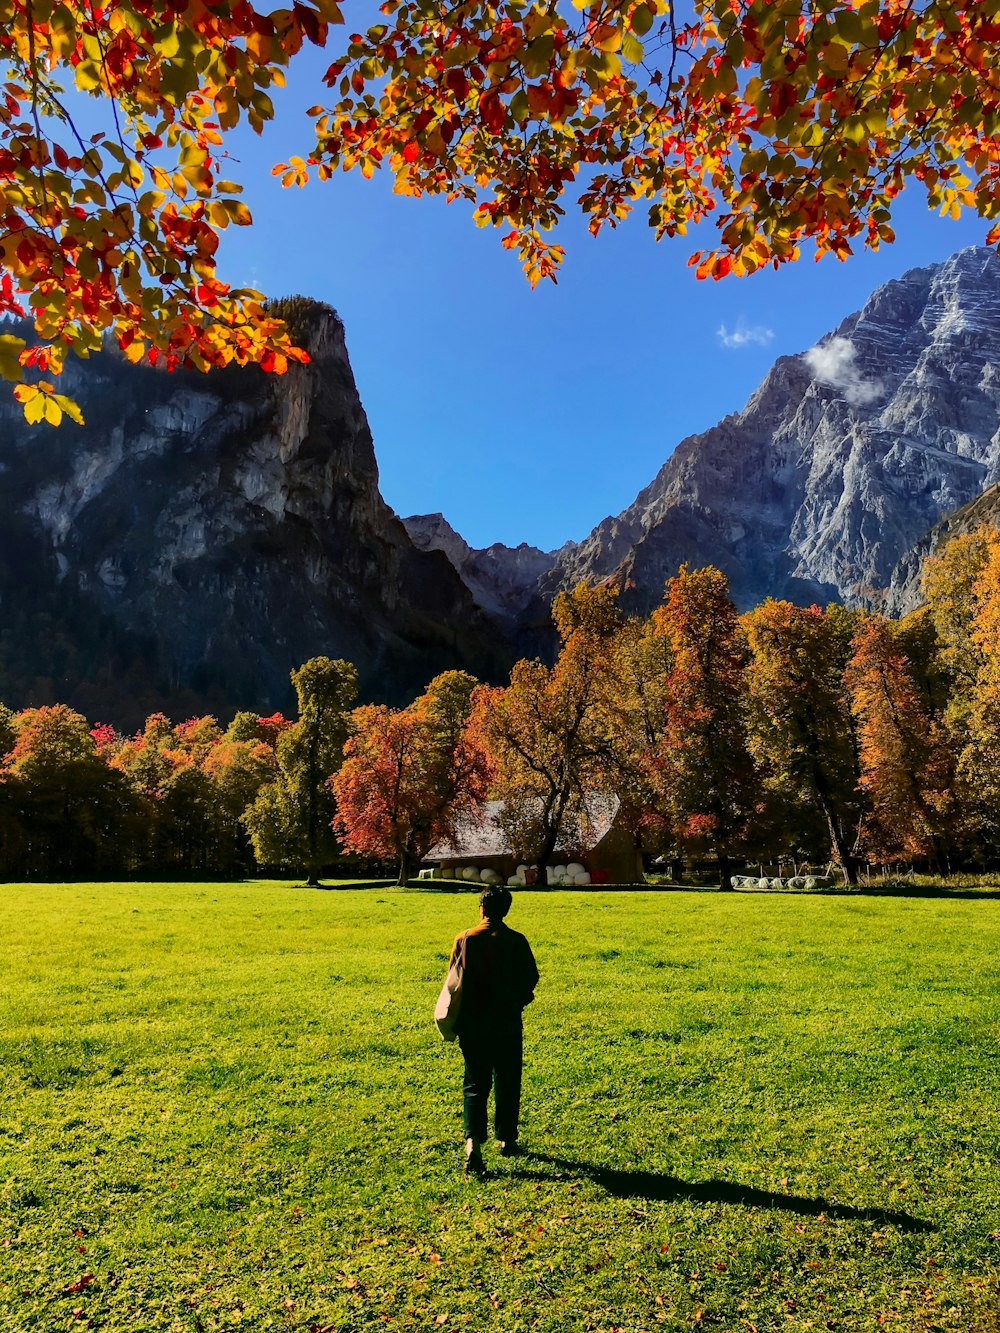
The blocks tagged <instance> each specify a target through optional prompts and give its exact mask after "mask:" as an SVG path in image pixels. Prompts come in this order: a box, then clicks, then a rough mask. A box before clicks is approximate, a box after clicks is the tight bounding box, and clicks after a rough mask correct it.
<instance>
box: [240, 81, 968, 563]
mask: <svg viewBox="0 0 1000 1333" xmlns="http://www.w3.org/2000/svg"><path fill="white" fill-rule="evenodd" d="M289 85H290V86H289V88H288V89H287V90H286V91H285V93H284V94H283V95H282V101H283V105H282V106H281V108H280V112H281V114H280V117H279V120H278V122H277V124H275V125H274V126H273V127H272V128H271V129H270V131H269V132H268V133H266V134H265V135H264V137H263V138H262V139H261V140H257V139H254V138H253V136H251V135H249V134H248V135H246V136H245V137H244V136H242V135H241V136H240V137H239V139H238V140H237V141H236V143H235V144H234V147H233V153H234V155H235V156H236V157H237V158H238V159H239V160H238V161H237V162H234V163H233V169H232V171H229V170H227V172H226V174H227V175H231V176H233V177H234V178H235V179H237V180H240V181H242V182H243V183H244V185H245V186H246V192H245V195H244V198H245V199H246V201H247V203H248V204H249V205H250V207H251V209H252V211H253V213H254V217H255V223H256V225H255V226H254V227H253V228H252V229H249V228H245V229H238V230H237V229H232V230H231V231H230V232H229V233H228V234H227V235H226V237H225V238H224V241H223V245H222V247H221V250H220V258H221V265H220V272H221V276H222V277H223V278H225V279H226V280H227V281H231V282H234V283H250V284H251V285H253V286H256V287H259V288H261V289H262V290H263V291H265V292H267V293H268V294H269V295H273V296H279V295H285V294H289V293H293V292H300V293H303V294H305V295H309V296H314V297H317V298H318V299H320V300H324V301H328V302H329V303H330V304H331V305H333V306H335V307H336V308H337V310H338V311H339V312H340V314H341V316H342V318H343V320H344V322H345V325H346V328H347V342H348V348H349V351H350V355H351V361H352V365H353V367H354V373H355V377H356V379H357V382H358V387H359V389H360V392H361V397H362V401H363V403H364V405H365V409H366V411H367V413H368V419H369V421H370V423H371V428H372V434H373V436H374V439H375V449H376V454H377V457H378V461H379V468H380V475H381V486H382V493H383V495H384V496H385V498H386V500H387V501H388V502H389V504H391V505H392V506H393V508H394V509H395V510H396V511H397V512H398V513H399V514H401V515H407V514H411V513H427V512H434V511H438V510H440V511H441V512H443V513H444V514H445V516H446V517H447V518H448V519H449V521H450V522H451V523H452V524H453V525H454V526H455V527H456V528H457V529H458V530H459V532H461V533H462V535H463V536H464V537H465V538H466V539H467V540H468V541H469V542H470V543H472V544H473V545H475V546H483V545H488V544H489V543H490V542H494V541H503V542H506V543H508V544H510V545H516V544H517V543H518V542H521V541H527V542H531V543H533V544H535V545H539V546H542V547H544V548H546V549H548V548H552V547H556V546H559V545H561V544H562V542H564V541H565V540H567V538H575V539H579V538H581V537H583V536H585V535H586V534H587V532H589V531H590V529H591V528H592V527H593V526H594V524H595V523H597V522H599V521H600V520H601V519H602V518H604V517H605V516H606V515H608V514H615V513H618V512H619V511H620V510H621V509H623V508H624V507H625V506H626V505H628V504H629V503H630V502H631V501H632V500H633V499H634V498H635V495H636V493H637V492H638V491H639V490H640V489H641V488H642V487H643V486H645V485H646V484H647V483H648V482H649V481H650V480H651V479H652V477H653V476H654V474H655V473H656V471H657V469H658V468H659V467H660V466H661V464H662V463H663V462H664V460H665V459H666V458H667V457H668V455H669V454H670V453H671V452H672V450H673V449H674V447H675V446H676V445H677V444H678V443H679V441H680V440H682V439H683V438H684V436H685V435H688V434H690V433H691V432H693V431H698V430H704V429H705V428H707V427H708V426H711V425H713V424H714V423H715V422H716V421H718V420H719V419H720V418H721V417H722V416H724V415H725V414H726V413H727V412H733V411H738V410H739V409H740V408H741V407H742V406H743V404H744V403H745V401H746V399H747V398H748V397H749V395H750V394H751V393H752V391H753V389H754V388H755V387H756V385H757V384H758V383H759V382H760V380H761V378H762V377H763V375H764V374H765V373H766V371H767V369H768V368H769V367H770V365H771V364H772V362H773V361H774V360H775V358H776V357H778V356H779V355H782V354H784V353H796V352H801V351H803V350H804V349H806V348H808V347H810V346H812V344H813V343H815V342H816V340H817V339H818V338H819V337H821V336H822V335H823V334H824V333H826V332H827V331H828V330H830V329H832V328H833V327H834V326H835V325H836V324H838V323H839V322H840V320H841V319H843V317H844V316H845V315H847V314H849V313H850V312H851V311H853V310H856V309H858V308H859V307H860V306H861V305H862V304H863V303H864V301H865V299H866V298H867V296H868V295H869V294H870V293H871V291H872V290H873V289H874V288H875V287H877V286H878V285H879V284H880V283H882V282H886V281H888V280H889V279H890V278H893V277H896V276H898V275H899V274H901V273H903V272H905V271H906V270H907V269H909V268H912V267H914V266H916V265H923V264H929V263H934V262H936V261H939V260H942V259H945V258H947V256H948V255H950V254H952V253H953V252H954V251H955V250H957V249H960V248H961V247H963V246H966V245H974V244H981V243H982V239H983V237H984V235H985V233H986V230H987V227H986V224H985V223H984V222H982V221H980V220H979V219H977V218H975V217H972V216H970V217H968V218H966V219H963V220H961V221H959V222H955V221H951V220H942V219H939V218H936V217H935V216H934V215H932V214H931V213H930V212H928V210H927V208H926V206H925V205H924V204H923V203H922V202H921V201H920V199H919V198H918V197H916V196H915V197H913V198H912V199H910V200H905V201H904V202H903V203H902V204H901V205H900V207H899V210H898V214H897V219H896V232H897V237H898V239H897V242H896V243H895V244H894V245H891V246H885V247H884V248H883V249H882V250H881V251H880V252H879V253H878V254H869V253H867V252H865V253H863V254H859V255H857V256H855V257H854V258H853V259H850V260H848V261H847V262H846V263H844V264H842V263H839V262H838V261H837V260H835V259H833V258H830V257H827V258H826V259H824V260H822V261H821V262H820V263H815V262H814V261H813V260H812V259H804V260H801V261H800V262H799V263H798V264H795V265H790V266H786V267H785V268H784V269H783V270H782V271H781V272H778V273H775V272H773V271H771V270H768V271H767V272H765V273H760V274H756V275H754V276H752V277H750V278H742V279H740V278H730V279H725V280H723V281H722V282H719V283H715V282H698V281H697V280H696V279H695V277H694V270H693V269H690V268H688V267H687V259H688V256H689V254H690V253H691V251H692V249H694V248H695V246H696V244H697V242H694V241H692V240H691V238H690V237H689V238H679V239H676V240H673V241H670V240H665V241H662V242H660V243H659V244H656V243H655V242H654V241H653V239H652V235H651V233H650V231H649V229H648V227H647V226H646V223H645V219H644V217H643V216H642V214H641V213H638V214H636V215H635V216H634V217H633V218H632V219H631V220H630V221H629V222H626V223H625V224H624V225H623V226H622V227H621V228H620V229H619V230H618V231H617V232H606V233H604V234H602V235H601V236H599V237H598V238H596V239H594V238H592V237H590V236H589V235H588V234H587V232H586V229H585V227H584V226H583V225H582V224H581V223H580V222H579V221H578V220H577V219H576V218H575V217H574V216H573V214H572V211H571V210H570V217H569V220H568V221H567V223H566V224H565V225H564V226H563V228H562V231H563V233H564V234H563V235H562V237H561V238H560V239H561V241H562V243H563V244H564V245H565V247H566V249H567V252H568V253H567V258H566V261H565V264H564V266H563V268H564V272H563V275H562V276H561V277H560V280H559V284H558V286H552V285H551V284H545V285H544V286H542V287H539V288H537V289H536V290H535V291H531V289H530V288H529V287H528V284H527V282H526V281H525V279H524V278H523V277H522V275H521V271H520V268H519V265H518V262H517V258H516V256H515V255H513V254H512V253H511V252H509V251H506V250H503V249H502V248H501V246H500V243H499V236H498V233H497V232H495V231H493V230H492V229H487V230H479V229H478V228H476V227H475V226H474V224H473V223H472V220H471V217H470V213H469V211H468V207H467V206H463V205H461V204H458V203H456V204H453V205H450V206H449V205H447V204H445V203H444V202H443V201H441V200H432V199H422V200H412V199H404V198H400V197H397V196H394V195H393V194H392V192H391V188H390V181H389V178H388V177H387V176H386V177H384V178H379V176H378V175H376V177H375V178H374V179H373V180H371V181H365V180H364V179H363V178H362V177H361V176H360V175H356V174H355V173H351V174H349V175H344V174H341V175H338V176H337V177H335V178H334V179H333V180H332V181H329V182H326V183H321V182H319V181H313V182H312V183H311V184H310V185H309V186H307V187H306V188H305V189H302V190H299V189H282V187H281V185H280V183H279V182H278V181H277V180H276V179H274V178H272V177H271V176H270V168H271V166H272V165H273V163H274V162H276V161H281V160H287V157H288V155H290V154H292V153H295V152H299V153H300V154H302V155H303V156H305V155H306V153H307V151H308V147H309V142H310V139H309V125H308V122H307V121H306V120H305V118H304V115H303V114H302V109H304V108H305V107H307V106H309V105H310V104H311V103H313V102H315V101H317V100H321V99H320V98H318V97H317V95H316V89H315V87H309V88H307V87H305V86H303V82H302V80H301V79H300V78H299V77H298V75H297V72H296V69H295V67H294V66H293V68H292V70H291V71H290V76H289ZM709 239H710V238H709V237H708V236H706V237H705V240H706V241H708V240H709Z"/></svg>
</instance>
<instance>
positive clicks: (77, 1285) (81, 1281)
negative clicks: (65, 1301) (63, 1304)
mask: <svg viewBox="0 0 1000 1333" xmlns="http://www.w3.org/2000/svg"><path fill="white" fill-rule="evenodd" d="M93 1280H94V1275H93V1273H84V1275H83V1277H78V1278H77V1280H76V1281H75V1282H71V1283H70V1285H69V1286H68V1287H64V1288H63V1295H64V1296H75V1295H76V1293H77V1292H78V1291H83V1289H84V1287H86V1286H89V1285H90V1283H91V1282H93Z"/></svg>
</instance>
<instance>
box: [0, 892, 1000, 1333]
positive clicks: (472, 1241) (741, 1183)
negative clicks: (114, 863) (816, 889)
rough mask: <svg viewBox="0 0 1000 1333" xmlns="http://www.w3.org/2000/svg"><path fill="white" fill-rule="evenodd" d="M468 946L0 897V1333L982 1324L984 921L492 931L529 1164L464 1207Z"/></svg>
mask: <svg viewBox="0 0 1000 1333" xmlns="http://www.w3.org/2000/svg"><path fill="white" fill-rule="evenodd" d="M474 919H475V900H474V898H471V897H463V896H459V895H455V896H451V895H427V894H418V893H406V892H398V893H397V892H393V891H391V890H386V889H384V888H379V889H378V890H377V891H366V892H352V891H338V892H335V893H316V892H307V891H305V890H302V889H293V888H292V887H291V886H289V885H284V884H277V883H260V884H254V883H250V884H238V885H220V884H211V885H192V884H186V885H107V886H105V885H69V886H24V885H19V886H8V887H5V888H3V889H0V930H2V932H3V936H2V937H3V940H4V952H3V955H2V962H0V967H2V981H0V1004H2V1010H0V1068H2V1086H0V1181H2V1184H0V1327H4V1328H6V1327H10V1328H11V1329H13V1330H18V1333H20V1330H22V1329H24V1330H42V1329H44V1330H46V1331H47V1330H50V1329H53V1328H69V1327H74V1326H75V1327H86V1326H88V1325H89V1326H91V1327H94V1328H103V1329H109V1330H112V1329H113V1330H117V1329H143V1330H147V1329H148V1330H171V1331H173V1330H183V1331H184V1333H186V1331H187V1330H192V1331H193V1333H201V1330H230V1329H236V1328H249V1329H258V1328H260V1329H263V1328H268V1327H271V1328H275V1329H288V1330H301V1333H309V1331H310V1330H313V1328H314V1326H315V1327H318V1328H320V1329H332V1330H336V1333H354V1331H355V1330H357V1331H359V1333H360V1331H361V1330H374V1329H384V1328H390V1329H396V1330H400V1331H401V1333H402V1331H403V1330H406V1331H407V1333H408V1331H409V1330H418V1329H420V1330H424V1329H431V1330H433V1329H437V1328H443V1329H445V1330H446V1331H447V1330H449V1329H452V1328H457V1329H463V1330H464V1329H469V1330H480V1329H484V1328H491V1329H497V1330H502V1331H503V1333H520V1331H521V1330H524V1331H526V1330H528V1329H531V1330H543V1333H556V1331H557V1330H558V1331H559V1333H563V1331H564V1330H567V1329H572V1330H576V1329H581V1330H592V1331H594V1333H596V1331H597V1330H603V1331H604V1333H610V1330H612V1329H621V1330H624V1331H625V1333H639V1330H642V1329H646V1330H649V1329H653V1328H665V1329H678V1330H680V1329H691V1328H703V1327H709V1328H717V1329H721V1330H725V1331H726V1333H730V1331H731V1330H751V1329H753V1328H754V1327H756V1328H757V1330H758V1333H765V1330H767V1333H771V1330H777V1329H781V1330H791V1331H792V1333H799V1330H806V1329H840V1330H845V1333H855V1331H856V1330H867V1329H873V1330H874V1329H876V1328H880V1327H886V1328H890V1329H891V1328H897V1329H900V1330H904V1331H905V1333H911V1331H912V1330H929V1329H939V1330H946V1331H947V1333H968V1331H969V1330H970V1329H975V1330H977V1333H978V1330H980V1329H982V1330H986V1329H987V1328H989V1327H990V1325H989V1319H990V1318H992V1315H991V1314H990V1311H991V1310H992V1309H994V1308H996V1307H995V1292H996V1284H997V1281H998V1278H1000V1264H998V1261H997V1254H998V1240H997V1233H1000V1173H998V1169H997V1162H998V1159H1000V1151H998V1149H1000V1131H998V1129H997V1123H996V1119H997V1118H996V1113H995V1108H996V1106H997V1104H998V1093H1000V1086H998V1085H1000V1073H998V1061H997V1053H998V1051H997V1047H998V1044H1000V1042H998V1020H1000V962H998V959H1000V949H998V946H1000V902H998V901H996V900H993V899H989V898H986V899H982V900H974V899H965V898H954V899H934V898H916V899H906V898H897V897H887V898H882V897H877V896H859V897H856V898H853V897H852V898H826V897H802V896H795V897H783V896H779V895H742V894H733V895H712V894H705V893H693V894H681V893H655V892H650V893H643V892H636V893H601V892H586V893H580V894H570V893H563V894H524V895H521V896H519V897H517V898H516V899H515V907H514V912H513V916H512V923H513V924H515V925H517V926H518V927H519V928H521V929H523V930H525V931H526V933H527V934H528V935H529V938H530V939H531V941H532V944H533V946H534V948H535V952H536V955H537V957H538V961H539V966H540V969H541V972H542V982H541V985H540V987H539V991H538V1000H537V1003H536V1004H535V1005H534V1006H533V1007H532V1008H531V1009H530V1010H529V1011H528V1014H527V1017H526V1031H527V1057H526V1073H525V1118H524V1142H525V1147H526V1149H527V1150H528V1151H527V1155H525V1156H524V1157H521V1158H513V1159H509V1160H508V1159H502V1158H500V1157H499V1156H498V1155H497V1154H496V1153H495V1152H488V1158H489V1161H490V1165H491V1168H492V1174H491V1177H490V1179H488V1180H487V1181H486V1182H484V1183H482V1184H479V1183H476V1184H466V1183H465V1182H464V1181H463V1180H462V1178H461V1175H460V1157H461V1151H460V1143H461V1118H460V1109H461V1096H460V1081H461V1062H460V1058H459V1056H458V1053H457V1051H456V1050H455V1048H453V1047H446V1046H444V1045H443V1044H442V1043H441V1042H440V1040H439V1039H438V1037H437V1035H436V1033H435V1031H434V1029H433V1026H432V1024H431V1022H430V1011H431V1009H432V1007H433V1003H434V998H435V995H436V992H437V989H438V987H439V985H440V981H441V977H442V973H443V970H444V966H445V962H446V957H447V951H448V948H449V946H450V943H451V940H452V939H453V938H454V936H455V934H456V932H457V931H459V930H460V929H462V928H463V927H465V926H467V925H469V924H471V922H472V921H474ZM85 1279H86V1280H85ZM74 1311H76V1312H77V1313H76V1314H74ZM880 1321H881V1322H880Z"/></svg>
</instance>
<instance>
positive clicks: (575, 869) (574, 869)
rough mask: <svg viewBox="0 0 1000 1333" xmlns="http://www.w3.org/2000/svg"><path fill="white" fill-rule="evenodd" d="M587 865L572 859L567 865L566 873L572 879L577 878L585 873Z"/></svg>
mask: <svg viewBox="0 0 1000 1333" xmlns="http://www.w3.org/2000/svg"><path fill="white" fill-rule="evenodd" d="M586 873H587V867H586V866H582V865H581V864H580V862H579V861H571V862H570V863H569V865H568V866H567V867H566V874H567V876H568V877H569V878H570V879H576V877H577V875H585V874H586Z"/></svg>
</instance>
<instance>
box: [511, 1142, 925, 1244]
mask: <svg viewBox="0 0 1000 1333" xmlns="http://www.w3.org/2000/svg"><path fill="white" fill-rule="evenodd" d="M521 1160H522V1161H524V1162H542V1163H544V1164H545V1165H546V1166H548V1167H554V1168H555V1171H552V1170H548V1171H546V1170H542V1171H538V1170H533V1169H532V1168H531V1167H524V1168H522V1169H520V1170H515V1171H513V1172H512V1173H511V1174H512V1175H514V1176H520V1177H522V1178H527V1179H536V1180H555V1179H558V1178H559V1177H560V1176H561V1175H562V1174H564V1173H569V1174H571V1175H582V1176H586V1177H587V1178H588V1179H589V1180H592V1181H593V1182H594V1184H595V1185H599V1186H600V1187H601V1189H603V1190H605V1191H606V1192H607V1193H608V1194H610V1195H612V1196H613V1197H614V1198H616V1199H645V1200H646V1201H648V1202H658V1201H663V1202H668V1201H670V1200H673V1199H689V1200H692V1201H694V1202H696V1203H735V1204H740V1205H742V1207H744V1208H773V1209H778V1210H781V1211H782V1212H787V1213H799V1214H800V1215H801V1216H804V1217H819V1216H820V1215H821V1214H822V1216H824V1217H835V1218H843V1219H846V1220H848V1221H855V1222H873V1223H875V1224H876V1225H877V1226H894V1227H896V1228H897V1229H898V1230H900V1231H933V1229H934V1228H933V1226H932V1224H931V1223H930V1222H928V1221H926V1220H925V1219H924V1218H921V1217H913V1216H911V1214H910V1213H901V1212H897V1211H895V1210H893V1209H888V1208H852V1207H851V1206H850V1205H849V1204H843V1203H830V1202H829V1200H827V1199H822V1198H819V1199H810V1198H807V1197H806V1196H805V1195H802V1194H779V1193H778V1192H777V1191H775V1190H759V1189H756V1188H754V1186H752V1185H740V1184H737V1183H736V1182H734V1181H730V1180H699V1181H687V1180H681V1179H680V1178H679V1177H677V1176H669V1175H666V1174H665V1173H663V1172H657V1171H620V1170H618V1169H617V1168H616V1167H610V1166H599V1165H598V1164H597V1163H595V1162H578V1161H574V1160H572V1159H570V1158H566V1157H552V1156H550V1155H549V1154H548V1153H542V1152H525V1153H524V1155H523V1157H522V1159H521Z"/></svg>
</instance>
